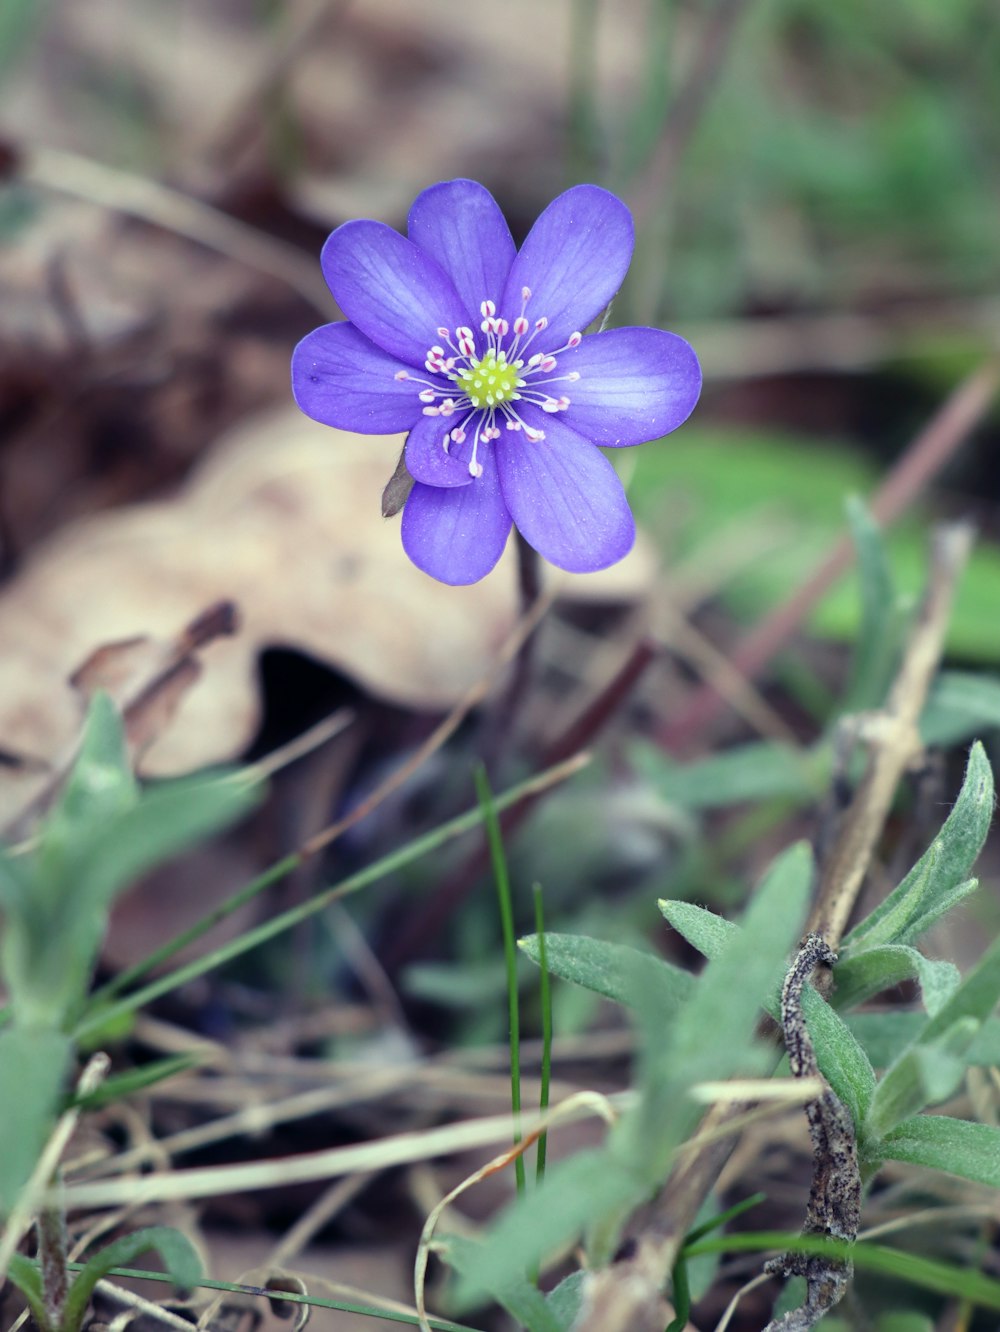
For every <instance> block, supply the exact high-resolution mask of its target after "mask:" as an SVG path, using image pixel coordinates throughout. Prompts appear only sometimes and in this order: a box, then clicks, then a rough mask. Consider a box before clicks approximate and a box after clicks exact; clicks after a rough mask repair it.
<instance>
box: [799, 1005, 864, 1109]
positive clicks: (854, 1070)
mask: <svg viewBox="0 0 1000 1332" xmlns="http://www.w3.org/2000/svg"><path fill="white" fill-rule="evenodd" d="M802 1011H803V1013H804V1014H805V1019H806V1026H807V1027H808V1028H809V1035H810V1036H811V1037H812V1041H813V1047H814V1049H815V1051H816V1063H817V1064H818V1065H819V1071H820V1072H821V1073H822V1074H823V1076H824V1078H826V1080H827V1082H828V1083H829V1084H830V1086H831V1087H832V1088H833V1090H834V1091H835V1092H836V1094H837V1096H839V1098H840V1099H841V1101H843V1103H844V1105H846V1106H847V1108H848V1110H850V1112H851V1116H852V1118H853V1119H854V1123H855V1125H856V1126H857V1125H861V1124H863V1123H864V1121H865V1117H866V1116H867V1114H868V1110H869V1107H870V1105H871V1101H872V1097H873V1095H874V1093H875V1070H874V1069H873V1068H872V1066H871V1063H870V1062H869V1060H868V1056H867V1055H866V1054H865V1052H864V1050H863V1049H862V1047H861V1045H860V1044H859V1043H858V1041H857V1039H856V1038H855V1036H854V1034H853V1032H852V1031H851V1029H850V1027H848V1025H847V1023H846V1022H845V1021H844V1019H843V1018H842V1017H841V1016H840V1014H839V1013H837V1012H835V1011H834V1010H833V1009H832V1008H831V1007H830V1005H829V1004H828V1003H827V1002H826V1000H825V999H824V998H823V997H822V996H821V995H819V994H817V992H816V991H815V990H814V989H813V987H812V986H811V985H807V986H806V988H805V989H804V990H803V991H802Z"/></svg>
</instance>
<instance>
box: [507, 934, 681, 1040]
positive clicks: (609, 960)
mask: <svg viewBox="0 0 1000 1332" xmlns="http://www.w3.org/2000/svg"><path fill="white" fill-rule="evenodd" d="M517 946H518V948H520V949H521V951H522V953H524V955H525V956H526V957H528V958H530V959H531V961H532V962H534V963H535V965H536V966H538V965H539V948H538V935H537V934H528V935H525V937H524V938H523V939H519V940H518V945H517ZM545 963H546V966H547V968H548V970H549V973H550V974H551V975H553V976H559V977H561V978H562V979H563V980H568V981H572V982H573V984H574V985H582V986H583V987H584V988H585V989H587V990H594V991H596V993H597V994H601V995H604V997H605V998H606V999H613V1000H614V1001H615V1003H618V1004H628V1005H631V1004H633V1003H634V1002H635V997H636V993H637V992H640V993H645V994H648V996H649V1003H650V1004H651V1005H654V1006H655V1007H656V1008H657V1009H658V1011H659V1013H660V1015H661V1019H662V1020H664V1021H665V1020H666V1019H667V1018H669V1017H670V1016H671V1015H672V1014H674V1013H676V1012H677V1010H678V1009H679V1008H680V1006H681V1005H682V1004H683V1003H684V1002H685V1001H686V1000H687V999H689V998H690V996H691V994H692V992H693V990H694V985H695V979H694V977H693V976H692V975H690V973H689V972H687V971H682V970H681V968H680V967H675V966H674V965H673V964H672V963H670V962H665V961H664V960H663V959H662V958H659V957H654V956H653V954H652V953H644V952H642V951H640V949H638V948H632V947H630V946H629V945H628V944H617V943H606V942H605V941H604V940H602V939H591V938H588V937H587V936H586V935H575V934H549V933H548V931H546V934H545Z"/></svg>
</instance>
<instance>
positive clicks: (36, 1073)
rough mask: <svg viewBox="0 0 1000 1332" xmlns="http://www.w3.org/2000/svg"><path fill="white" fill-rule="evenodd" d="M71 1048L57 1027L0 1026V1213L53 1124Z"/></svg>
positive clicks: (17, 1192) (27, 1172) (22, 1181)
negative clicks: (0, 1131)
mask: <svg viewBox="0 0 1000 1332" xmlns="http://www.w3.org/2000/svg"><path fill="white" fill-rule="evenodd" d="M71 1053H72V1047H71V1044H70V1041H69V1038H68V1037H67V1036H64V1035H63V1033H62V1032H59V1031H51V1030H47V1029H38V1028H31V1027H20V1026H9V1027H5V1028H4V1029H3V1030H2V1031H0V1124H2V1125H3V1151H0V1214H7V1213H9V1212H10V1210H11V1208H12V1207H13V1206H14V1203H15V1202H16V1201H17V1198H18V1196H19V1195H20V1193H21V1190H22V1189H23V1188H24V1186H25V1184H26V1183H27V1182H28V1179H29V1178H30V1176H31V1173H32V1171H33V1170H34V1168H35V1166H36V1164H37V1163H38V1158H39V1156H40V1154H41V1151H42V1148H43V1146H44V1145H45V1141H46V1139H47V1138H48V1136H49V1133H50V1132H51V1130H52V1127H53V1124H54V1123H55V1118H56V1114H57V1112H58V1109H59V1103H60V1100H61V1098H62V1091H63V1082H64V1080H65V1077H66V1072H67V1069H68V1067H69V1063H70V1056H71Z"/></svg>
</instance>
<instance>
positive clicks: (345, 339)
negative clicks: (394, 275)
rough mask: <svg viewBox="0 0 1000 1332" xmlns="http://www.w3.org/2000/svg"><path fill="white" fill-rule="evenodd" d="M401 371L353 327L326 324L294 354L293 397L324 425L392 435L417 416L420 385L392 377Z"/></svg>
mask: <svg viewBox="0 0 1000 1332" xmlns="http://www.w3.org/2000/svg"><path fill="white" fill-rule="evenodd" d="M405 369H407V367H406V366H404V365H402V364H401V363H400V362H399V361H394V360H393V359H392V357H391V356H386V354H385V352H384V351H380V350H379V348H378V347H376V346H375V344H374V343H373V342H369V341H368V339H367V338H366V337H365V336H364V334H363V333H359V332H358V330H357V329H356V328H355V327H354V325H353V324H346V323H340V324H324V325H323V327H322V328H317V329H314V330H313V332H312V333H307V334H306V336H305V337H304V338H303V339H302V341H301V342H300V343H299V345H298V346H297V347H296V348H295V351H294V352H293V353H292V393H293V394H294V396H295V401H296V402H297V403H298V405H299V406H300V407H301V409H302V410H303V411H304V412H305V414H306V416H311V417H312V418H313V420H314V421H321V422H322V423H323V425H329V426H337V427H338V428H339V429H341V430H357V431H360V433H361V434H363V435H391V434H394V433H395V432H396V431H397V430H406V429H407V427H408V426H411V425H412V424H413V422H414V420H415V419H416V418H417V417H419V415H420V401H419V399H418V397H417V393H418V392H419V389H418V387H417V386H416V385H414V384H413V383H412V382H410V383H406V382H405V381H403V382H401V381H400V380H398V379H396V378H395V376H396V374H397V372H398V371H400V370H405Z"/></svg>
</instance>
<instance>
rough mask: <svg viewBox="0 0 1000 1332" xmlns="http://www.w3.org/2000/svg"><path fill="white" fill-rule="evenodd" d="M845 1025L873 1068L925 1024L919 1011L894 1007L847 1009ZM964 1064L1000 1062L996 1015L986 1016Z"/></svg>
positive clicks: (889, 1059)
mask: <svg viewBox="0 0 1000 1332" xmlns="http://www.w3.org/2000/svg"><path fill="white" fill-rule="evenodd" d="M847 1022H848V1025H849V1026H850V1028H851V1030H852V1031H853V1032H854V1034H855V1036H856V1037H857V1039H858V1041H859V1042H860V1043H861V1045H862V1046H863V1047H864V1049H865V1050H866V1051H867V1053H868V1057H869V1058H870V1059H871V1061H872V1063H873V1064H874V1065H875V1067H876V1068H886V1067H887V1066H888V1065H889V1064H891V1063H892V1061H893V1060H894V1059H895V1058H896V1056H897V1055H898V1054H899V1053H900V1051H901V1050H903V1049H904V1048H905V1047H906V1046H908V1045H911V1044H913V1043H914V1042H915V1041H916V1040H917V1039H918V1037H919V1035H920V1033H921V1032H922V1031H923V1030H924V1028H925V1027H926V1026H927V1018H926V1016H925V1015H924V1014H923V1013H908V1012H905V1011H904V1010H903V1009H899V1008H894V1009H889V1010H887V1011H886V1012H882V1013H878V1012H875V1013H851V1014H850V1015H849V1017H848V1019H847ZM965 1063H966V1065H967V1066H971V1065H978V1066H981V1067H983V1068H990V1067H992V1066H993V1065H995V1064H1000V1019H998V1018H988V1019H987V1021H986V1022H984V1023H983V1024H982V1026H981V1027H980V1029H979V1032H978V1034H977V1036H976V1038H975V1040H974V1041H973V1042H972V1044H971V1045H970V1046H969V1048H968V1050H967V1051H966V1054H965Z"/></svg>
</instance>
